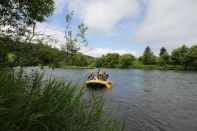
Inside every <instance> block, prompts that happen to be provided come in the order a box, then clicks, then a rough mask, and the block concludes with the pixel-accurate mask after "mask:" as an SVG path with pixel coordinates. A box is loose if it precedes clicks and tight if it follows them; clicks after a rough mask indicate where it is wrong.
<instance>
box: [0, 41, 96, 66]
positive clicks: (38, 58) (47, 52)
mask: <svg viewBox="0 0 197 131" xmlns="http://www.w3.org/2000/svg"><path fill="white" fill-rule="evenodd" d="M13 55H14V57H13ZM8 56H9V57H8ZM8 58H9V59H8ZM11 58H12V59H11ZM65 58H67V56H66V54H65V53H64V52H62V51H60V50H59V49H56V48H52V47H51V46H49V45H47V44H44V43H43V42H42V41H40V40H39V41H38V42H37V43H35V44H29V43H24V42H17V41H12V40H11V39H9V38H0V66H38V65H41V66H51V67H61V66H65V65H73V66H88V65H89V64H90V60H91V59H92V57H89V56H86V55H83V54H81V53H76V54H75V55H74V56H73V58H72V60H71V61H72V63H71V62H70V63H68V62H67V61H65ZM10 60H11V61H12V62H11V61H10ZM13 60H14V61H13ZM10 62H11V63H12V64H11V65H10Z"/></svg>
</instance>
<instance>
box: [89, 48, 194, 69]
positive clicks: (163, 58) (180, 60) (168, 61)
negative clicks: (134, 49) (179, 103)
mask: <svg viewBox="0 0 197 131" xmlns="http://www.w3.org/2000/svg"><path fill="white" fill-rule="evenodd" d="M93 65H94V66H95V67H107V68H150V69H182V70H197V45H194V46H192V47H191V48H189V47H187V46H186V45H183V46H181V47H179V48H177V49H174V50H173V51H172V53H171V55H170V54H169V53H168V52H167V50H166V49H165V47H162V48H161V49H160V53H159V56H158V57H157V56H155V55H154V53H153V52H152V51H151V48H150V47H149V46H147V47H146V49H145V50H144V53H143V55H142V56H140V57H139V58H135V57H134V56H133V55H132V54H123V55H119V54H118V53H109V54H107V55H103V56H101V57H99V58H95V61H94V63H93Z"/></svg>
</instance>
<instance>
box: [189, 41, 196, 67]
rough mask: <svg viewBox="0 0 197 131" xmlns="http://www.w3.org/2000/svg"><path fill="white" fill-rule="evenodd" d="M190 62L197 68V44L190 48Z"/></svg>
mask: <svg viewBox="0 0 197 131" xmlns="http://www.w3.org/2000/svg"><path fill="white" fill-rule="evenodd" d="M189 64H190V66H192V68H197V45H194V46H192V47H191V48H190V51H189Z"/></svg>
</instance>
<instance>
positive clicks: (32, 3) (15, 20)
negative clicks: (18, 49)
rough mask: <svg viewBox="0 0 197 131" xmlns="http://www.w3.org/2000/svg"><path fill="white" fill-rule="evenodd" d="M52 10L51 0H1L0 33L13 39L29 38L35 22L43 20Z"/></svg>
mask: <svg viewBox="0 0 197 131" xmlns="http://www.w3.org/2000/svg"><path fill="white" fill-rule="evenodd" d="M53 11H54V1H53V0H1V2H0V12H1V13H0V35H1V36H2V35H3V36H5V35H6V36H9V37H12V38H14V39H15V40H21V39H22V38H23V39H31V38H32V37H33V36H34V30H35V25H36V22H43V21H45V20H46V18H47V17H49V16H50V15H52V13H53ZM30 27H31V28H32V30H30Z"/></svg>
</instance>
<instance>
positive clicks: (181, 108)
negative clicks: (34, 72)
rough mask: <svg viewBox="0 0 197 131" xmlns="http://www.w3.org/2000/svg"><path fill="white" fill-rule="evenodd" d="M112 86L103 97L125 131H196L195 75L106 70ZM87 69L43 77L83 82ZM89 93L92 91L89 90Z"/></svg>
mask: <svg viewBox="0 0 197 131" xmlns="http://www.w3.org/2000/svg"><path fill="white" fill-rule="evenodd" d="M107 70H108V72H109V74H110V79H111V80H112V81H113V87H112V88H111V89H109V90H94V91H93V92H94V93H98V94H103V95H105V96H106V97H105V99H106V103H105V104H106V106H108V107H112V108H113V109H114V110H115V112H116V116H117V117H118V118H119V119H120V120H124V119H125V118H126V129H125V130H126V131H132V130H133V131H196V130H197V72H187V71H152V70H151V71H149V70H137V69H107ZM88 71H89V70H86V69H77V70H75V69H47V70H46V71H45V72H46V75H47V76H52V77H55V78H56V79H62V80H75V81H77V82H79V83H80V82H83V81H84V78H85V77H86V74H87V73H88ZM89 91H91V92H92V90H89Z"/></svg>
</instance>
